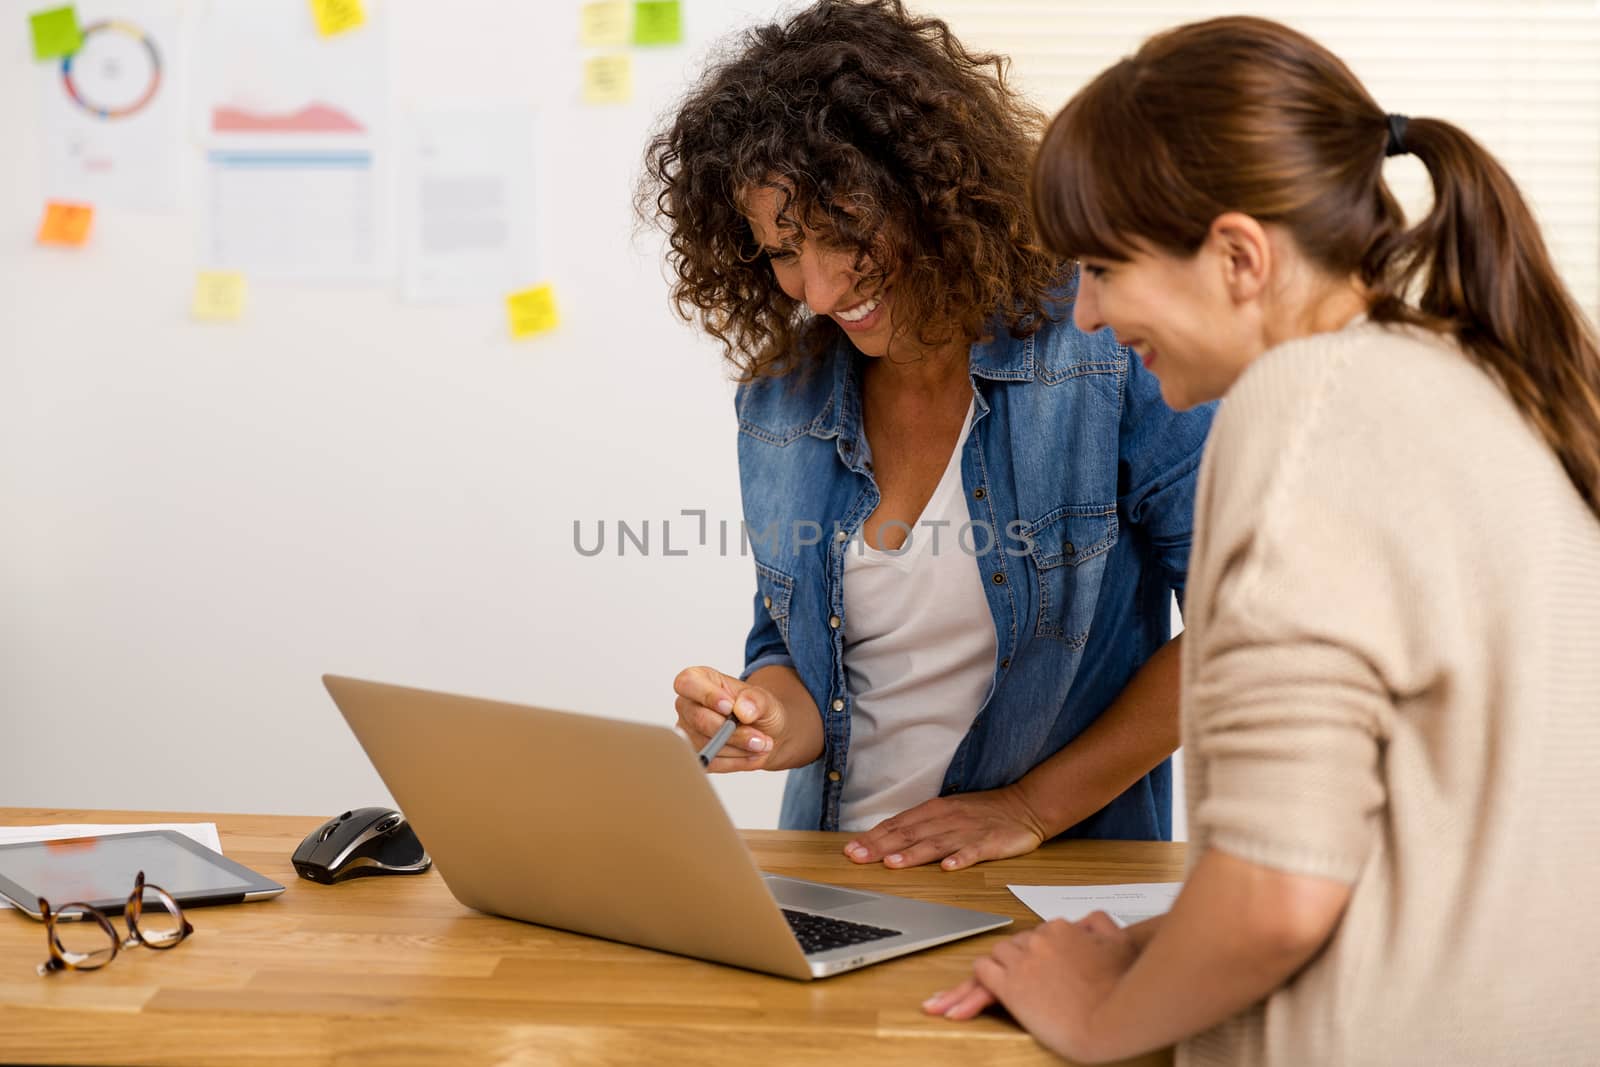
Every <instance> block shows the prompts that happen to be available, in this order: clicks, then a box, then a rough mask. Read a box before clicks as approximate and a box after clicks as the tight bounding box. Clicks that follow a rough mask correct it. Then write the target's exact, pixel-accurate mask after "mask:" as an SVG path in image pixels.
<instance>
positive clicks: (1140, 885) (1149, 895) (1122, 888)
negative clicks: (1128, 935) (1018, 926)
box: [1006, 882, 1183, 926]
mask: <svg viewBox="0 0 1600 1067" xmlns="http://www.w3.org/2000/svg"><path fill="white" fill-rule="evenodd" d="M1006 888H1007V889H1009V890H1011V892H1012V894H1013V895H1014V896H1015V897H1016V898H1017V899H1018V900H1020V901H1022V902H1023V903H1024V904H1026V905H1027V906H1028V908H1029V910H1030V911H1032V912H1033V913H1034V914H1035V915H1037V916H1039V918H1041V919H1044V920H1045V921H1047V922H1048V921H1049V920H1051V919H1066V920H1067V921H1068V922H1077V921H1078V920H1079V919H1083V918H1086V917H1088V916H1089V915H1091V914H1092V913H1094V912H1097V911H1103V912H1105V913H1106V914H1107V915H1110V916H1111V917H1112V918H1113V919H1115V920H1116V921H1117V925H1119V926H1130V925H1132V924H1133V923H1137V922H1143V921H1144V920H1146V919H1153V918H1155V917H1156V916H1157V915H1165V914H1166V913H1167V912H1168V911H1171V910H1172V902H1173V901H1175V900H1177V899H1178V890H1180V889H1182V888H1183V883H1182V882H1131V883H1128V884H1126V885H1011V886H1006Z"/></svg>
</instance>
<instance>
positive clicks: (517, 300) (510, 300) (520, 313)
mask: <svg viewBox="0 0 1600 1067" xmlns="http://www.w3.org/2000/svg"><path fill="white" fill-rule="evenodd" d="M506 312H507V313H508V314H509V315H510V316H511V336H512V337H532V336H533V335H534V334H536V333H548V332H549V331H551V330H553V329H555V328H556V327H557V326H559V325H561V316H560V315H558V314H557V313H556V292H555V289H554V288H552V287H551V286H548V285H538V286H535V287H534V288H532V289H524V290H523V291H522V292H520V293H512V294H511V295H510V296H508V297H506Z"/></svg>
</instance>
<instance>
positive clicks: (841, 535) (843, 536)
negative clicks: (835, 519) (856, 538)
mask: <svg viewBox="0 0 1600 1067" xmlns="http://www.w3.org/2000/svg"><path fill="white" fill-rule="evenodd" d="M833 537H834V540H836V541H848V540H850V535H849V534H848V533H846V532H845V531H843V530H840V531H839V532H838V533H836V534H834V535H833Z"/></svg>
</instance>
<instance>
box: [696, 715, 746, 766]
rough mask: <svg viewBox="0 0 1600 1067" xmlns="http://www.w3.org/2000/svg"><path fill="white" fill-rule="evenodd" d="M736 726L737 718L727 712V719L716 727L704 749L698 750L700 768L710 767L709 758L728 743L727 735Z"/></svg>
mask: <svg viewBox="0 0 1600 1067" xmlns="http://www.w3.org/2000/svg"><path fill="white" fill-rule="evenodd" d="M738 725H739V718H738V716H736V715H734V714H733V713H732V712H729V713H728V717H727V718H726V719H724V720H723V721H722V725H721V726H719V727H717V732H716V733H715V734H714V735H713V736H712V738H711V740H709V741H707V742H706V747H705V748H702V749H701V750H700V766H702V767H709V766H710V765H711V757H712V756H715V755H716V754H717V752H718V751H719V750H720V749H721V748H722V746H723V745H725V744H727V743H728V735H729V734H731V733H733V731H734V729H735V728H736V727H737V726H738Z"/></svg>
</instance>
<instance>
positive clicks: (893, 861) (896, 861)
mask: <svg viewBox="0 0 1600 1067" xmlns="http://www.w3.org/2000/svg"><path fill="white" fill-rule="evenodd" d="M904 858H905V857H904V856H902V855H900V853H898V852H896V853H895V854H894V855H892V856H890V857H889V858H888V859H886V860H884V861H883V862H885V863H887V864H888V865H889V866H891V867H898V866H899V865H900V861H901V860H902V859H904Z"/></svg>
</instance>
